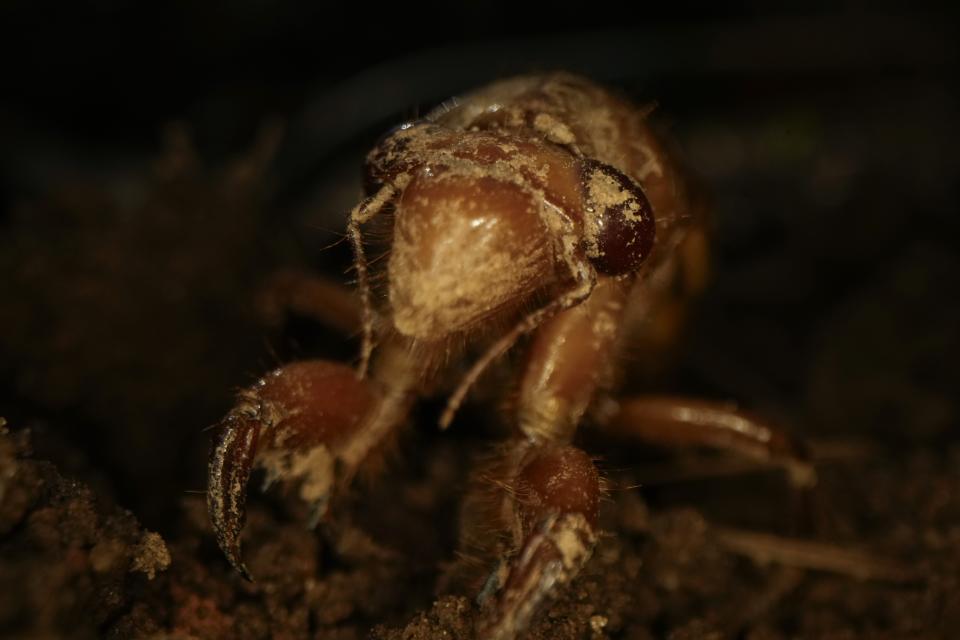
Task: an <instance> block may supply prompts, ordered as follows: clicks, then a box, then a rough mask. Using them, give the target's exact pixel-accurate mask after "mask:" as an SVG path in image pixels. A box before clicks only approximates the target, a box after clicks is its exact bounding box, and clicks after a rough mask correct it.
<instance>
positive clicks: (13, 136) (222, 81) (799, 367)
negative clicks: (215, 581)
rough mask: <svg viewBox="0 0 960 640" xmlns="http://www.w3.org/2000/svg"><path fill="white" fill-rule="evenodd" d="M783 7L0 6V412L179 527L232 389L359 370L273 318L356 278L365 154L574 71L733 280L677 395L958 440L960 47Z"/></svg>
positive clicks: (815, 421) (840, 425)
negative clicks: (292, 275)
mask: <svg viewBox="0 0 960 640" xmlns="http://www.w3.org/2000/svg"><path fill="white" fill-rule="evenodd" d="M763 4H764V3H746V5H742V6H740V7H738V8H736V9H721V8H719V7H713V8H711V9H708V10H703V9H693V8H690V7H674V6H673V5H671V6H670V7H666V6H662V7H654V8H645V9H644V11H645V15H644V16H642V19H640V20H633V19H630V20H628V19H627V16H625V15H623V14H622V13H621V12H620V11H619V10H616V9H612V8H609V9H608V8H603V7H600V6H597V7H594V6H589V7H585V6H584V5H583V4H582V3H578V4H570V5H557V6H554V7H552V8H550V9H549V10H545V12H541V13H536V14H535V13H533V12H531V13H530V14H529V15H522V14H523V13H524V12H522V11H520V10H519V9H518V8H517V7H516V6H514V5H513V4H512V3H505V2H496V1H493V2H491V1H486V2H483V3H477V2H464V3H454V4H444V5H442V6H437V7H430V6H425V5H418V7H417V9H418V11H416V12H415V13H414V12H413V11H412V10H411V8H410V7H409V6H407V5H396V6H394V7H392V8H388V9H379V10H378V9H375V8H373V7H369V6H366V5H361V4H357V5H355V6H352V7H349V8H346V9H343V8H340V9H335V8H332V7H329V6H323V5H321V4H320V3H316V4H307V3H297V2H289V1H278V2H256V1H247V2H235V3H227V4H224V3H194V2H185V1H175V2H162V3H161V2H140V3H126V2H116V1H110V0H107V1H102V2H96V3H79V4H61V3H56V2H44V1H29V2H28V1H26V0H8V1H7V2H4V3H3V5H2V7H0V42H2V45H0V46H2V47H3V49H4V50H5V52H4V53H3V61H4V62H3V65H2V68H3V76H2V78H3V80H2V87H3V91H2V94H3V97H2V98H0V415H3V416H5V417H6V418H7V419H8V421H9V422H10V423H11V424H13V425H15V426H17V427H31V428H32V429H33V430H34V433H35V435H34V438H33V442H34V448H35V449H37V450H38V454H40V455H41V456H43V457H47V458H50V459H53V460H54V461H56V462H57V463H58V465H59V466H60V467H61V468H63V469H65V470H66V472H67V473H71V474H74V475H77V476H79V477H82V478H83V479H85V480H86V481H88V482H90V483H93V485H94V486H95V487H96V488H97V490H98V491H101V492H103V493H105V494H107V495H110V496H113V497H114V498H115V499H116V500H117V501H118V502H119V503H120V504H121V505H123V506H125V507H127V508H130V509H132V510H133V511H134V512H135V513H136V514H137V516H138V517H139V518H140V519H141V520H142V521H143V522H144V524H145V525H146V526H148V527H150V528H151V529H156V530H159V531H160V532H161V533H163V532H165V531H166V529H165V527H166V526H167V524H166V523H168V522H170V521H171V514H172V513H173V512H174V511H175V510H176V509H177V506H178V501H179V500H180V498H181V497H182V496H183V495H184V492H186V491H190V490H200V489H202V488H203V484H204V479H203V476H204V460H205V455H206V448H207V445H208V434H206V433H203V429H204V428H205V427H206V426H208V425H209V424H211V423H213V422H214V421H215V420H216V419H217V418H219V416H221V415H222V414H223V412H224V411H225V410H226V409H227V408H228V407H229V406H230V403H231V397H232V393H233V391H234V390H235V389H236V388H237V387H239V386H242V385H244V384H246V383H248V382H250V381H251V380H253V379H254V378H255V377H256V375H257V374H258V373H260V372H263V371H264V370H266V369H268V368H270V367H272V366H274V365H275V364H277V363H278V362H282V361H286V360H289V359H291V358H294V357H300V356H316V355H320V356H326V357H342V358H349V357H351V356H352V354H353V352H354V350H353V349H354V347H353V346H352V345H351V344H349V342H344V341H343V340H342V339H341V338H338V337H336V336H335V335H333V334H329V333H325V332H324V331H323V330H322V329H321V328H319V327H316V326H315V325H313V324H312V323H310V322H308V321H307V320H305V319H301V318H297V317H295V316H294V317H291V318H288V319H285V320H278V319H277V318H270V317H265V316H264V314H263V313H262V310H261V309H260V308H259V307H258V304H257V300H258V299H259V297H258V296H259V295H260V293H261V291H262V286H263V282H264V280H265V278H266V277H267V276H268V275H269V274H270V273H272V272H273V271H274V270H275V269H277V268H278V267H281V266H297V267H307V268H311V269H316V270H318V271H321V272H324V273H327V274H329V275H331V276H332V277H334V278H349V275H344V273H345V271H346V269H347V268H348V266H349V259H350V255H349V251H348V250H347V248H346V247H345V246H344V245H343V244H342V243H341V244H336V245H335V246H333V248H330V249H327V247H328V246H329V245H331V244H335V243H336V242H337V241H338V240H339V239H340V237H341V236H340V230H342V229H343V226H344V219H345V214H346V212H347V211H348V209H349V207H350V206H351V205H352V204H353V203H354V202H355V201H356V198H357V196H358V194H359V185H360V181H359V166H360V161H361V159H362V157H363V154H364V153H365V151H366V150H367V149H368V148H369V147H370V145H371V144H372V143H373V142H374V141H375V140H376V139H377V137H378V136H379V135H380V134H381V133H382V132H383V131H385V130H386V129H387V128H389V127H390V126H391V125H392V124H395V123H396V122H398V121H400V120H403V119H408V118H411V117H415V116H416V115H417V114H418V113H421V112H423V111H424V110H426V109H428V108H430V107H431V106H433V105H435V104H437V103H438V102H440V101H442V100H444V99H446V98H448V97H449V96H452V95H456V94H457V93H458V92H463V91H464V90H467V89H469V88H471V87H474V86H476V85H479V84H481V83H484V82H487V81H490V80H493V79H497V78H500V77H503V76H506V75H509V74H514V73H520V72H530V71H540V70H553V69H567V70H570V71H574V72H579V73H583V74H586V75H588V76H591V77H593V78H596V79H598V80H600V81H603V82H606V83H609V84H611V85H612V86H615V87H618V88H620V89H621V90H622V91H624V92H625V93H627V94H628V95H630V96H632V97H634V98H636V99H637V100H641V101H643V100H656V101H657V102H658V103H659V109H658V117H659V118H660V121H661V122H662V123H663V124H664V125H665V126H666V127H667V128H668V129H669V130H670V132H671V134H672V135H673V136H674V137H675V138H676V139H677V140H678V141H679V143H680V146H681V147H682V148H683V149H684V151H685V154H686V160H687V162H688V163H689V164H690V166H691V167H692V168H693V170H694V171H695V172H696V173H697V174H698V175H699V176H700V178H701V179H702V181H703V183H704V185H705V186H706V187H707V190H708V191H709V193H710V194H711V197H712V199H713V202H714V205H715V220H714V226H715V231H716V246H715V277H714V283H713V286H712V287H711V288H710V290H709V293H708V295H707V297H706V299H705V300H704V301H703V302H702V304H701V305H700V307H699V309H698V313H697V316H696V320H695V322H694V324H693V326H692V327H691V330H690V339H689V341H688V343H687V344H686V346H685V347H684V349H683V354H682V356H681V357H680V359H679V364H678V367H677V372H676V374H675V375H674V376H673V377H671V378H668V379H665V380H664V382H663V386H664V387H666V388H672V389H674V390H679V391H685V392H691V393H700V394H705V395H708V396H714V397H724V398H731V397H732V398H737V399H739V400H742V401H743V403H744V404H745V405H748V406H751V407H755V408H758V409H761V410H763V411H765V412H768V413H770V414H773V415H777V416H781V417H783V419H784V420H785V421H786V422H789V423H791V424H795V425H798V429H799V430H801V431H802V432H803V433H805V434H807V435H808V437H810V438H812V439H816V438H819V437H837V436H841V435H842V436H845V437H856V438H860V439H863V440H865V441H868V442H871V443H873V444H876V445H878V446H881V447H887V448H890V449H891V450H896V448H897V447H901V446H904V445H905V444H906V445H910V446H941V445H943V444H946V443H953V442H956V440H957V436H958V432H957V418H958V409H960V407H958V396H957V389H960V384H958V383H960V345H958V327H960V296H958V292H960V256H958V252H957V249H958V230H960V229H958V228H960V222H958V216H957V202H958V200H957V196H958V181H957V178H958V175H957V173H958V154H957V152H956V142H957V140H958V138H957V133H958V94H957V86H956V84H955V83H954V81H953V77H954V76H955V74H956V72H957V66H958V65H957V36H958V32H957V28H956V23H955V22H954V21H953V20H952V16H949V15H948V14H947V13H946V12H944V11H941V10H939V9H938V8H936V7H934V6H930V7H920V6H918V5H916V4H911V5H910V6H909V7H906V8H905V7H903V6H901V5H900V4H899V3H896V4H895V3H883V4H878V3H859V2H845V3H829V8H817V7H815V6H813V7H812V6H810V4H809V3H804V4H803V5H802V7H801V5H800V4H795V5H794V6H793V7H792V8H784V9H781V10H777V11H773V12H770V11H760V10H759V9H760V7H761V6H763ZM751 5H753V6H751ZM441 20H442V22H443V24H440V21H441ZM429 428H431V427H430V426H429V425H427V426H426V427H424V429H429Z"/></svg>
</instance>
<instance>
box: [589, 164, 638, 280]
mask: <svg viewBox="0 0 960 640" xmlns="http://www.w3.org/2000/svg"><path fill="white" fill-rule="evenodd" d="M581 171H582V174H581V175H582V176H583V194H584V205H585V207H584V230H585V232H586V238H587V255H588V257H589V258H590V262H591V263H592V264H593V266H594V267H595V268H596V270H597V271H598V272H600V273H602V274H604V275H608V276H618V275H623V274H626V273H632V272H634V271H636V270H637V269H639V268H640V265H642V264H643V261H644V260H646V258H647V256H648V255H649V254H650V250H651V249H653V240H654V235H655V227H656V225H655V223H654V217H653V207H651V206H650V201H649V200H647V196H646V195H644V193H643V189H641V188H640V185H638V184H637V183H636V182H634V181H633V180H631V179H630V178H629V177H628V176H626V175H624V174H623V173H621V172H620V171H617V170H616V169H614V168H613V167H611V166H610V165H608V164H604V163H602V162H598V161H596V160H591V159H587V160H584V161H583V165H582V169H581Z"/></svg>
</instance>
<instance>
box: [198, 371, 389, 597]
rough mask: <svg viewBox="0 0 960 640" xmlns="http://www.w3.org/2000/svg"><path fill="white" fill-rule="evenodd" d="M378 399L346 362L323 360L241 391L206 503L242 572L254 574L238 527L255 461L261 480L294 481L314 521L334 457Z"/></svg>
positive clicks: (224, 426)
mask: <svg viewBox="0 0 960 640" xmlns="http://www.w3.org/2000/svg"><path fill="white" fill-rule="evenodd" d="M375 398H376V395H375V393H374V392H373V391H371V389H370V387H369V386H368V384H367V382H366V381H365V380H361V379H358V378H357V376H356V374H355V373H354V372H353V370H352V369H351V368H350V367H347V366H346V365H342V364H339V363H336V362H328V361H325V360H307V361H303V362H296V363H293V364H289V365H287V366H285V367H282V368H280V369H277V370H276V371H273V372H271V373H269V374H267V375H266V376H265V377H264V378H263V379H261V380H260V381H259V382H257V384H255V385H253V386H252V387H250V388H249V389H247V390H245V391H243V392H241V394H240V397H239V398H238V402H237V404H236V406H235V407H234V408H233V409H232V410H231V411H230V413H228V414H227V416H226V417H225V418H224V419H223V421H222V422H221V423H220V425H219V427H220V431H219V434H218V436H217V440H216V443H215V446H214V448H213V451H212V453H211V456H210V466H209V471H208V478H207V509H208V510H209V513H210V520H211V522H212V523H213V531H214V533H215V534H216V537H217V543H218V544H219V545H220V548H221V549H223V552H224V554H226V556H227V559H228V560H229V561H230V564H232V565H233V566H234V567H235V568H236V569H237V571H239V572H240V573H241V574H242V575H243V577H244V578H246V579H248V580H251V579H252V578H251V577H250V572H249V571H248V570H247V568H246V566H244V564H243V561H242V560H241V557H240V532H241V530H242V529H243V521H244V515H245V505H246V501H247V482H248V481H249V480H250V474H251V472H252V471H253V469H254V467H258V468H262V469H263V470H264V471H266V474H267V475H266V480H265V484H266V485H269V484H270V483H272V482H273V481H275V480H290V481H297V482H298V484H299V489H298V493H299V496H300V498H301V499H302V500H303V501H304V502H305V503H307V505H309V506H310V507H311V508H312V510H313V513H314V517H313V518H312V519H311V526H313V525H315V524H316V523H317V521H318V520H319V519H320V517H321V516H322V515H323V514H324V513H326V507H327V504H328V501H329V498H330V494H331V492H332V491H333V487H334V484H335V483H334V479H335V478H334V476H335V475H336V473H337V469H338V468H339V466H338V459H337V456H338V455H339V453H340V452H342V450H343V448H344V447H345V446H346V445H347V444H349V443H350V442H352V441H353V440H354V439H356V438H358V437H360V436H362V434H363V428H364V425H365V424H366V423H365V416H366V414H367V412H368V411H369V410H370V408H371V406H373V404H374V403H375ZM346 471H347V472H351V471H352V469H347V470H346Z"/></svg>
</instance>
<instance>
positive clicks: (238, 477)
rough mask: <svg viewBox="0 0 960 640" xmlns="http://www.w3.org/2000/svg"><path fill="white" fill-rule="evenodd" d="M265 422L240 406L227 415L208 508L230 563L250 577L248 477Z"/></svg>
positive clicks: (214, 454) (213, 454) (213, 458)
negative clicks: (243, 552) (244, 545)
mask: <svg viewBox="0 0 960 640" xmlns="http://www.w3.org/2000/svg"><path fill="white" fill-rule="evenodd" d="M261 429H262V423H261V421H260V420H259V418H258V417H257V416H252V415H245V414H244V408H243V407H238V408H237V409H234V410H233V411H231V412H230V414H229V415H227V417H226V418H224V420H223V422H222V424H221V431H220V434H219V436H218V439H217V443H216V446H215V447H214V449H213V451H212V452H211V454H210V467H209V471H208V478H207V509H208V510H209V512H210V520H211V522H212V524H213V531H214V533H215V534H216V536H217V543H218V544H219V545H220V548H221V549H222V550H223V553H224V554H225V555H226V556H227V560H229V561H230V564H232V565H233V567H234V568H235V569H236V570H237V571H239V572H240V574H241V575H242V576H243V577H244V578H246V579H247V580H249V581H251V582H252V581H253V576H251V575H250V571H249V570H248V569H247V566H246V565H245V564H244V563H243V560H242V559H241V557H240V531H241V530H242V529H243V522H244V518H245V516H246V502H247V481H248V480H249V479H250V472H251V471H252V469H253V462H254V458H255V456H256V453H257V448H258V445H259V443H260V431H261Z"/></svg>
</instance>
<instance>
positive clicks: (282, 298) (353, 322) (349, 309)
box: [257, 269, 362, 335]
mask: <svg viewBox="0 0 960 640" xmlns="http://www.w3.org/2000/svg"><path fill="white" fill-rule="evenodd" d="M257 308H258V310H259V311H260V313H262V314H263V316H265V319H266V320H267V321H268V322H270V323H272V324H278V323H279V322H281V321H282V320H283V318H284V316H285V315H286V313H287V312H289V311H293V312H295V313H299V314H301V315H304V316H307V317H309V318H312V319H313V320H316V321H317V322H320V323H322V324H324V325H326V326H328V327H330V328H332V329H336V330H337V331H340V332H342V333H344V334H348V335H349V334H353V333H355V332H356V331H357V330H358V329H359V328H360V327H362V319H361V316H362V311H361V309H360V303H359V301H358V300H357V296H356V293H355V292H354V291H351V290H350V289H348V288H346V287H343V286H342V285H340V284H338V283H336V282H332V281H331V280H328V279H326V278H323V277H321V276H319V275H316V274H313V273H309V272H306V271H301V270H299V269H281V270H279V271H277V272H276V273H274V274H272V275H271V276H270V277H268V278H267V280H266V282H265V283H264V285H263V286H262V287H261V288H260V292H259V296H258V300H257Z"/></svg>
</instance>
